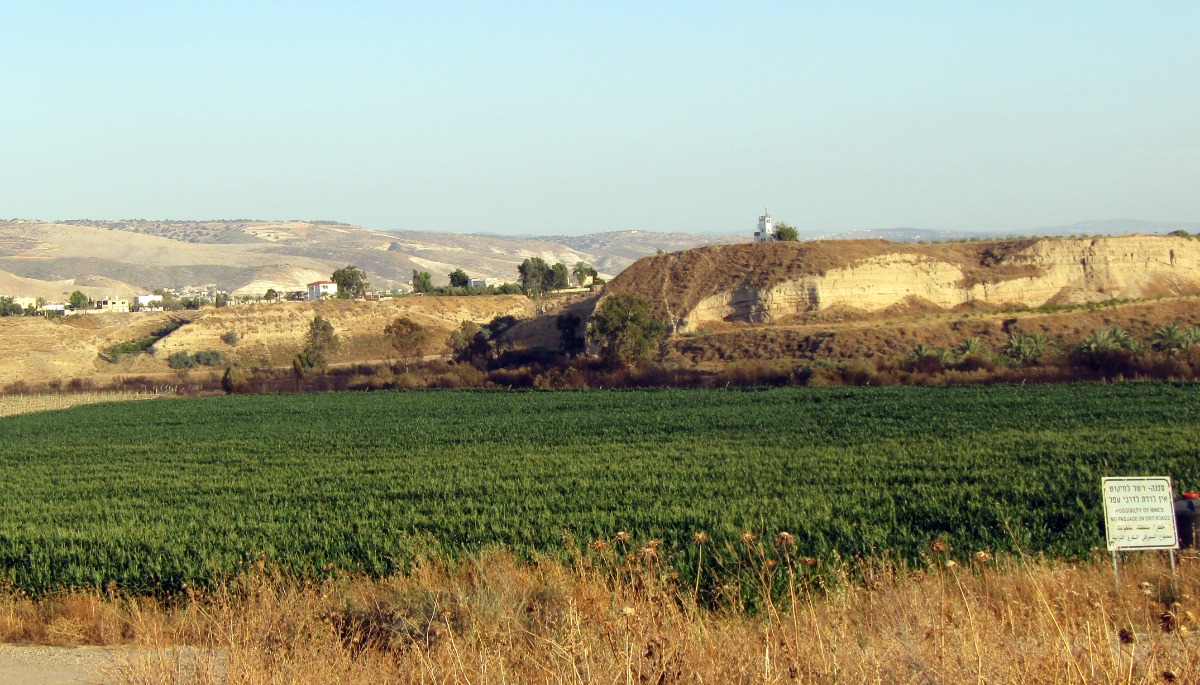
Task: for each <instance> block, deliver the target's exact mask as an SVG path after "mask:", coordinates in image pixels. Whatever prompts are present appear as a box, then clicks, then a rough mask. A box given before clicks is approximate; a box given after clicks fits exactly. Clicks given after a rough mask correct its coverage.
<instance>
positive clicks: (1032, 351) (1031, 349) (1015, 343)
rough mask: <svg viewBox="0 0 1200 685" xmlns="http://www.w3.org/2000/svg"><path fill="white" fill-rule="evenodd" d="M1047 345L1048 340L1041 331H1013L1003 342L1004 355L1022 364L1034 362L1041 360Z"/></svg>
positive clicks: (1048, 343)
mask: <svg viewBox="0 0 1200 685" xmlns="http://www.w3.org/2000/svg"><path fill="white" fill-rule="evenodd" d="M1049 345H1050V341H1049V340H1048V339H1047V338H1046V336H1044V335H1042V334H1041V333H1034V334H1033V335H1025V334H1024V333H1019V332H1018V333H1013V334H1012V335H1010V336H1008V342H1006V343H1005V344H1004V355H1005V356H1006V357H1010V358H1012V359H1014V360H1016V361H1018V362H1020V363H1022V364H1036V363H1038V362H1039V361H1041V360H1042V355H1044V354H1045V353H1046V348H1047V347H1049Z"/></svg>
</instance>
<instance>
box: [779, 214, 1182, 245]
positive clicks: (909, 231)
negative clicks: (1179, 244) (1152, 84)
mask: <svg viewBox="0 0 1200 685" xmlns="http://www.w3.org/2000/svg"><path fill="white" fill-rule="evenodd" d="M1173 231H1184V232H1186V233H1198V232H1200V223H1198V222H1187V221H1140V220H1138V219H1107V220H1103V221H1096V220H1091V221H1080V222H1079V223H1075V224H1066V225H1062V226H1047V227H1042V228H1032V229H1029V230H1027V231H992V232H986V231H947V230H939V229H931V228H911V227H895V228H871V229H863V230H858V231H842V232H840V233H826V234H804V235H803V236H802V237H803V238H804V239H805V240H863V239H878V240H890V241H892V242H895V243H917V242H921V241H922V240H924V241H926V242H932V241H934V240H940V241H942V242H946V241H954V240H968V239H977V240H987V239H1000V238H1023V237H1034V236H1061V237H1070V236H1095V235H1110V236H1111V235H1129V234H1133V233H1143V234H1150V235H1166V234H1168V233H1171V232H1173Z"/></svg>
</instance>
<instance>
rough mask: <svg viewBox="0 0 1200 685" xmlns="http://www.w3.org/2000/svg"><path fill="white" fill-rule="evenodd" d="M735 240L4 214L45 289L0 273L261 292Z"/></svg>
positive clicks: (16, 263) (57, 281)
mask: <svg viewBox="0 0 1200 685" xmlns="http://www.w3.org/2000/svg"><path fill="white" fill-rule="evenodd" d="M739 239H740V238H738V237H733V236H726V237H721V236H696V235H688V234H680V233H653V232H649V231H623V232H616V233H602V234H594V235H588V236H555V237H544V238H543V237H532V238H529V237H524V238H518V237H507V236H492V235H467V234H453V233H425V232H417V231H403V232H388V231H377V230H373V229H368V228H362V227H359V226H351V225H348V224H340V223H336V222H309V221H273V222H268V221H248V220H229V221H144V220H132V221H91V220H81V221H63V222H58V223H46V222H30V221H9V222H0V271H3V272H7V273H9V274H12V275H14V276H16V277H20V278H24V279H32V280H33V281H38V282H43V281H44V282H53V284H52V285H50V286H48V288H49V290H44V289H43V288H41V287H35V286H37V285H38V284H37V283H33V282H30V281H20V280H13V281H11V283H12V284H13V285H14V286H20V287H22V288H24V289H26V290H38V291H39V292H42V291H45V292H54V293H58V292H60V291H61V290H62V289H63V288H64V287H67V286H69V285H70V284H71V283H82V282H85V281H88V282H95V281H97V280H98V279H109V280H106V281H104V282H105V283H113V284H114V285H116V282H120V283H125V284H129V286H130V287H131V288H138V289H144V290H149V289H151V288H159V287H181V286H204V285H213V286H216V287H218V288H222V289H225V290H230V291H234V292H243V293H261V292H263V291H265V290H266V289H267V288H275V289H277V290H293V289H302V288H303V286H304V284H305V283H307V282H310V281H312V280H315V279H317V278H328V276H329V275H330V274H331V273H332V272H333V270H334V269H337V268H339V267H341V266H345V265H346V264H355V265H357V266H358V267H359V268H361V269H363V270H364V271H366V272H367V275H368V280H370V282H371V283H372V285H374V286H375V287H379V288H395V287H402V286H405V285H407V284H408V283H409V282H410V280H411V277H412V271H413V270H414V269H417V270H421V271H428V272H430V274H432V276H433V280H434V282H435V283H445V282H446V281H447V274H449V273H450V272H451V271H453V270H454V269H458V268H461V269H463V270H464V271H466V272H467V273H468V274H470V275H472V276H476V277H486V276H490V277H496V278H501V279H506V280H515V279H516V277H517V265H519V264H520V263H521V262H522V261H524V260H525V259H526V258H527V257H531V256H537V257H542V258H543V259H545V260H546V261H548V262H551V263H553V262H562V263H564V264H567V265H569V266H570V265H574V264H575V263H576V262H580V261H583V262H587V263H589V264H591V265H593V266H594V267H596V268H597V269H598V270H599V271H600V272H601V274H602V275H605V276H609V277H611V276H614V275H616V274H617V273H619V272H621V271H622V270H624V269H625V267H627V266H629V264H631V263H633V262H634V261H636V260H637V259H638V258H640V257H643V256H646V255H650V254H655V253H656V252H658V251H659V250H663V251H667V252H670V251H675V250H681V249H686V248H689V247H696V246H700V245H711V244H720V243H729V242H736V241H737V240H739ZM0 294H16V295H19V294H24V293H15V292H14V293H7V292H3V293H0ZM125 294H131V293H125Z"/></svg>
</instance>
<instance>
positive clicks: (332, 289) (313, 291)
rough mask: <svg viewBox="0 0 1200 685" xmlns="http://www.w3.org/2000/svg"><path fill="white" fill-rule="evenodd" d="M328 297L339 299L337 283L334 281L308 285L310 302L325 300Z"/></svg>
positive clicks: (316, 282)
mask: <svg viewBox="0 0 1200 685" xmlns="http://www.w3.org/2000/svg"><path fill="white" fill-rule="evenodd" d="M327 297H337V283H334V282H333V281H315V282H313V283H309V284H308V301H309V302H312V301H314V300H324V299H325V298H327Z"/></svg>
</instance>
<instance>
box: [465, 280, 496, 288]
mask: <svg viewBox="0 0 1200 685" xmlns="http://www.w3.org/2000/svg"><path fill="white" fill-rule="evenodd" d="M489 285H494V286H497V287H499V286H501V285H504V282H503V281H501V280H500V279H499V278H472V279H471V287H472V288H486V287H488V286H489Z"/></svg>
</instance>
